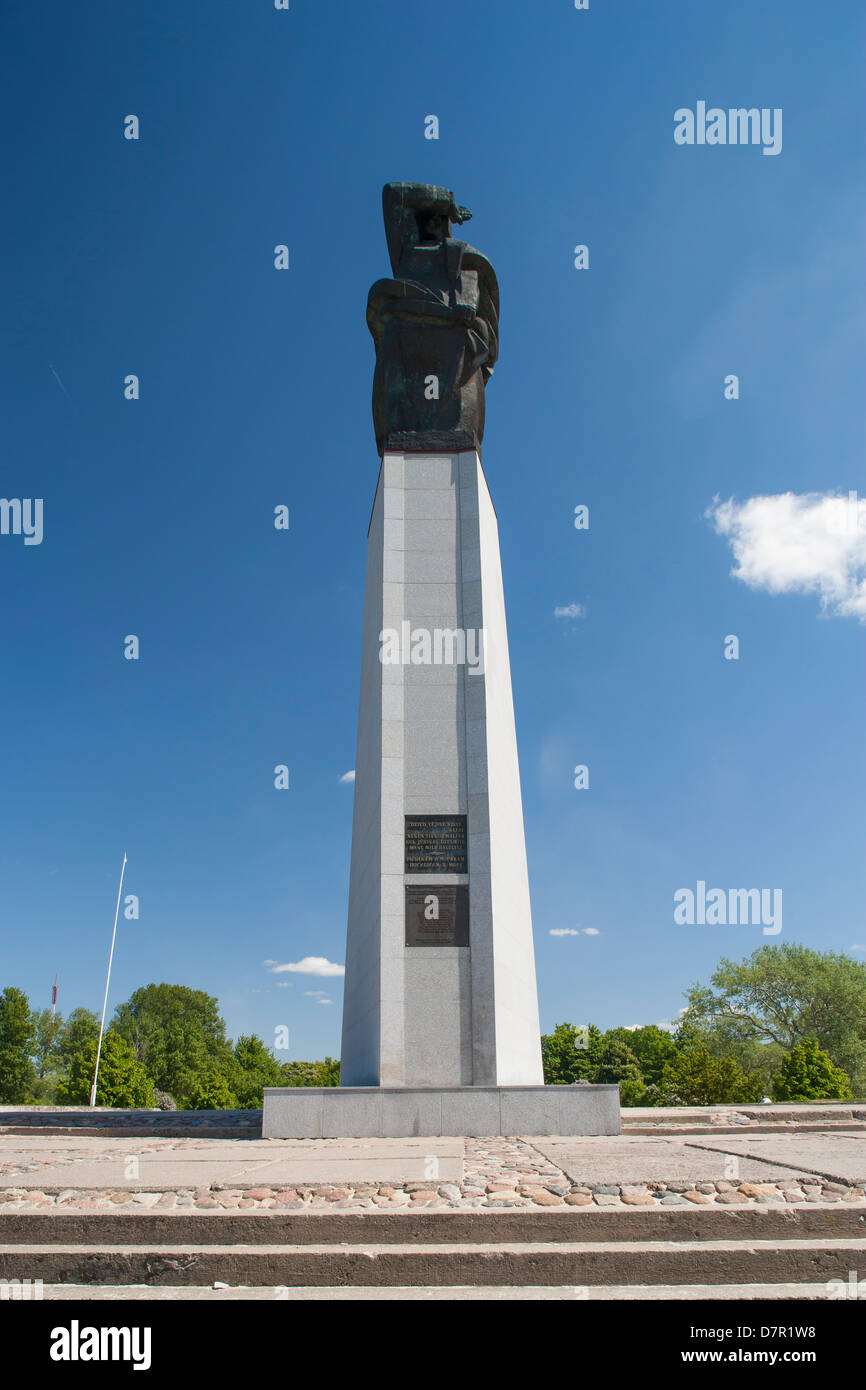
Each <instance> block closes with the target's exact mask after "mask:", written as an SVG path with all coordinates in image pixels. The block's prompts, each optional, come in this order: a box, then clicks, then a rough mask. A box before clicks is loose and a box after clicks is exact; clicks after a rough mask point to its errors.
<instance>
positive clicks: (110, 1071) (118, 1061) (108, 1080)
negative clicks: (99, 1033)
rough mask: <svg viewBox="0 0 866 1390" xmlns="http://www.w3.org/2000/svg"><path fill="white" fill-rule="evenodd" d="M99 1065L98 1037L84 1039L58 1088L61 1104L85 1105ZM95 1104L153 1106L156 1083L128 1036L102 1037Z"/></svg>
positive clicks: (135, 1107)
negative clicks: (130, 1043)
mask: <svg viewBox="0 0 866 1390" xmlns="http://www.w3.org/2000/svg"><path fill="white" fill-rule="evenodd" d="M95 1065H96V1039H95V1038H94V1039H91V1040H90V1041H89V1042H85V1043H84V1045H83V1047H82V1049H81V1051H80V1052H77V1053H75V1054H74V1055H73V1056H72V1057H71V1058H70V1060H69V1069H68V1072H67V1074H66V1076H65V1077H64V1079H63V1080H62V1081H61V1082H60V1084H59V1086H58V1087H57V1103H58V1105H86V1104H87V1103H88V1101H89V1100H90V1087H91V1086H92V1084H93V1069H94V1067H95ZM96 1104H97V1105H112V1106H118V1107H121V1108H124V1109H133V1110H139V1109H145V1108H147V1107H148V1106H151V1105H153V1082H152V1081H151V1079H150V1077H149V1076H148V1074H147V1072H146V1071H145V1069H144V1067H143V1066H142V1065H141V1063H140V1062H139V1061H138V1059H137V1057H136V1056H135V1053H134V1052H133V1050H132V1048H131V1047H130V1045H129V1043H128V1042H127V1041H126V1039H125V1038H122V1037H121V1036H120V1034H119V1033H112V1032H108V1033H106V1034H105V1036H104V1037H103V1039H102V1052H101V1054H100V1058H99V1078H98V1081H97V1087H96Z"/></svg>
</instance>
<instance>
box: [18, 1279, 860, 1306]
mask: <svg viewBox="0 0 866 1390" xmlns="http://www.w3.org/2000/svg"><path fill="white" fill-rule="evenodd" d="M40 1296H41V1298H43V1299H44V1300H45V1302H46V1303H49V1302H54V1303H56V1302H62V1301H70V1300H71V1301H74V1302H76V1303H78V1302H87V1303H101V1302H111V1303H124V1302H126V1303H169V1302H170V1303H187V1302H188V1303H226V1302H228V1303H232V1302H236V1303H241V1302H243V1303H247V1302H268V1303H273V1302H274V1291H273V1289H272V1288H268V1287H263V1286H259V1287H258V1288H256V1287H255V1286H250V1285H248V1284H243V1285H238V1286H235V1287H231V1286H229V1287H228V1288H216V1289H215V1288H213V1287H212V1286H211V1285H209V1284H208V1285H202V1284H188V1285H185V1286H184V1287H183V1288H180V1287H178V1286H177V1285H174V1286H172V1285H169V1284H157V1285H150V1284H44V1285H43V1286H42V1289H41V1295H40ZM837 1296H838V1295H836V1294H835V1293H833V1292H832V1291H828V1289H827V1285H826V1283H823V1284H593V1285H586V1286H584V1288H582V1289H580V1290H579V1291H577V1292H576V1291H575V1287H574V1285H573V1284H548V1285H545V1284H519V1285H512V1286H508V1285H504V1284H503V1285H490V1284H451V1285H444V1286H441V1285H440V1286H439V1287H438V1288H418V1287H412V1286H408V1287H407V1286H406V1285H405V1284H402V1285H401V1284H397V1285H393V1286H391V1287H388V1286H386V1285H383V1286H381V1287H379V1288H375V1287H374V1288H371V1287H370V1286H369V1285H365V1284H349V1285H342V1286H341V1285H334V1284H331V1285H327V1284H325V1285H322V1286H321V1287H320V1288H310V1287H309V1285H299V1286H298V1287H296V1288H288V1287H285V1286H284V1287H283V1288H281V1290H280V1293H279V1300H280V1302H286V1303H320V1302H321V1303H367V1302H374V1303H391V1302H400V1303H444V1302H449V1303H451V1302H458V1303H460V1302H468V1303H474V1302H483V1303H497V1302H500V1303H501V1302H517V1303H556V1302H562V1303H574V1302H575V1301H581V1300H585V1301H586V1302H588V1303H594V1302H603V1303H612V1302H617V1301H619V1300H622V1301H624V1302H628V1303H655V1302H660V1301H663V1300H664V1301H666V1302H670V1301H671V1300H674V1301H677V1302H689V1303H690V1302H702V1303H703V1302H706V1301H708V1300H713V1301H714V1302H728V1301H731V1302H737V1303H739V1302H740V1301H741V1300H743V1299H746V1300H749V1299H759V1300H761V1301H762V1302H766V1301H768V1300H772V1301H774V1302H786V1301H789V1300H796V1301H797V1302H798V1303H802V1302H804V1301H811V1302H815V1301H818V1300H826V1299H829V1298H831V1297H837ZM860 1296H861V1297H866V1294H861V1295H860Z"/></svg>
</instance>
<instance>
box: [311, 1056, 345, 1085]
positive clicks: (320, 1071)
mask: <svg viewBox="0 0 866 1390" xmlns="http://www.w3.org/2000/svg"><path fill="white" fill-rule="evenodd" d="M313 1065H314V1067H315V1068H316V1082H315V1084H316V1085H317V1086H339V1084H340V1063H339V1060H338V1059H337V1058H335V1057H326V1058H325V1060H324V1062H314V1063H313Z"/></svg>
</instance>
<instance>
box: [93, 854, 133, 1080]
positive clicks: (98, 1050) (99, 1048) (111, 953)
mask: <svg viewBox="0 0 866 1390" xmlns="http://www.w3.org/2000/svg"><path fill="white" fill-rule="evenodd" d="M125 868H126V851H125V850H124V854H123V863H122V864H121V866H120V883H119V884H118V886H117V906H116V907H115V909H114V928H113V930H112V933H111V950H110V951H109V953H108V974H107V975H106V977H105V998H104V999H103V1001H102V1022H101V1023H100V1025H99V1042H98V1043H97V1044H96V1068H95V1070H94V1073H93V1085H92V1086H91V1088H90V1104H91V1107H92V1106H94V1105H95V1104H96V1079H97V1077H98V1076H99V1054H100V1053H101V1051H102V1034H103V1031H104V1029H105V1009H106V1005H107V1004H108V982H109V980H110V979H111V962H112V959H113V957H114V938H115V937H116V935H117V918H118V916H119V914H120V895H121V893H122V892H123V871H124V869H125Z"/></svg>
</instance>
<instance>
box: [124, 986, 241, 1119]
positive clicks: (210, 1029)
mask: <svg viewBox="0 0 866 1390" xmlns="http://www.w3.org/2000/svg"><path fill="white" fill-rule="evenodd" d="M111 1027H112V1030H113V1031H114V1032H116V1033H119V1034H120V1036H121V1037H123V1038H125V1039H126V1041H127V1042H128V1043H129V1044H130V1046H131V1047H132V1049H133V1051H134V1053H135V1055H136V1057H137V1058H138V1060H139V1061H140V1062H141V1063H142V1064H143V1065H144V1066H145V1068H146V1069H147V1073H148V1076H149V1077H150V1078H151V1080H152V1081H153V1083H154V1085H155V1086H156V1087H157V1088H158V1089H159V1090H160V1091H167V1092H168V1094H169V1095H171V1096H174V1098H175V1099H176V1100H177V1102H178V1104H180V1103H181V1100H182V1098H184V1097H186V1096H188V1095H189V1094H190V1093H191V1092H192V1089H193V1087H194V1086H195V1085H196V1083H197V1082H198V1081H199V1080H200V1079H203V1078H204V1077H205V1076H206V1075H209V1074H210V1073H211V1072H212V1071H213V1069H214V1068H215V1067H220V1066H222V1067H223V1068H224V1069H226V1068H228V1067H229V1066H230V1064H231V1057H232V1053H231V1048H230V1047H229V1045H228V1042H227V1040H226V1029H225V1023H224V1021H223V1019H222V1018H221V1016H220V1012H219V1005H218V1002H217V1000H216V999H215V998H214V997H213V996H212V995H210V994H205V993H204V991H203V990H200V989H189V988H187V986H186V985H167V984H161V985H155V984H150V985H144V986H143V987H142V988H141V989H137V990H136V991H135V993H134V994H133V995H131V996H130V998H129V999H128V1001H127V1002H126V1003H125V1004H120V1005H119V1006H118V1008H117V1009H116V1010H115V1014H114V1019H113V1021H112V1024H111Z"/></svg>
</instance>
